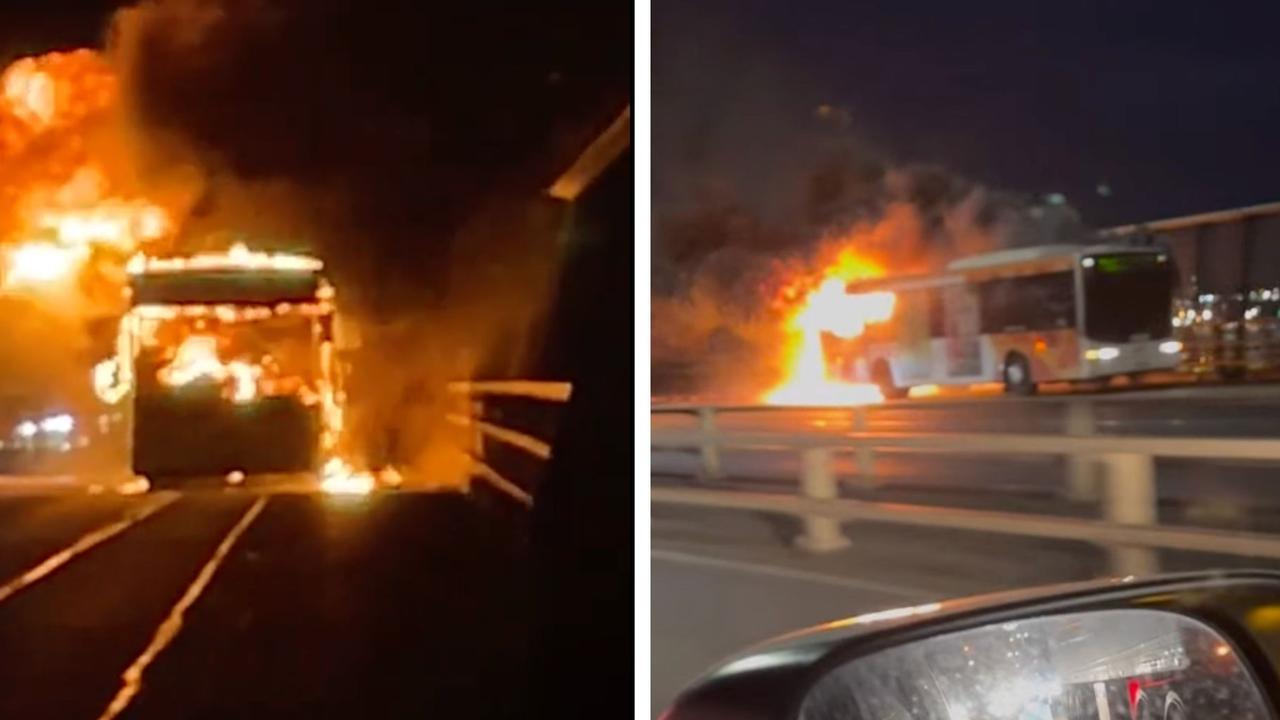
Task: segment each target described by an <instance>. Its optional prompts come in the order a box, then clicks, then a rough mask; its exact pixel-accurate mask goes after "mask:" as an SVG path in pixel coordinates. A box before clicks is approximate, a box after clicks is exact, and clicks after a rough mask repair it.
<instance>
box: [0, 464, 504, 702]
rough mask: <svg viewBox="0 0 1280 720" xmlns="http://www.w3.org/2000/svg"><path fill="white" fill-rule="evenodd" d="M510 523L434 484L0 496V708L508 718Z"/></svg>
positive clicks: (463, 497)
mask: <svg viewBox="0 0 1280 720" xmlns="http://www.w3.org/2000/svg"><path fill="white" fill-rule="evenodd" d="M515 532H517V530H516V529H515V528H514V527H513V526H512V524H510V523H503V522H493V521H492V518H489V517H487V516H486V515H485V512H484V511H483V510H482V509H480V508H479V507H478V506H477V504H475V503H474V502H473V501H472V500H470V499H468V498H467V497H466V496H463V495H458V494H448V493H436V494H427V493H407V492H406V493H396V492H387V493H383V494H375V495H371V496H362V497H352V496H346V497H339V496H326V495H321V494H293V493H290V494H274V493H272V494H268V493H264V492H256V491H253V490H246V489H244V488H239V489H234V490H230V491H226V490H222V489H215V488H201V489H196V490H190V491H183V490H172V489H161V490H156V491H153V492H151V493H147V494H145V495H140V496H134V497H123V496H120V495H116V494H113V493H110V492H107V493H101V494H96V495H91V494H88V493H85V492H73V491H69V490H57V491H54V492H48V493H38V494H25V493H24V494H12V493H11V494H8V495H5V496H2V497H0V647H3V648H4V660H3V662H0V717H5V718H75V719H83V718H90V719H92V718H104V717H112V716H113V713H116V712H117V711H118V715H114V716H118V717H122V718H179V717H181V718H227V717H236V718H243V717H306V718H319V717H425V716H427V715H428V714H432V713H442V714H444V715H447V716H453V717H472V716H482V715H483V716H511V717H519V716H520V715H521V712H520V711H521V710H522V709H523V708H524V707H525V706H524V704H523V703H524V694H523V689H522V687H521V682H522V679H523V672H522V669H523V668H524V667H525V663H524V660H523V658H524V654H525V652H526V645H525V642H526V632H527V631H526V628H527V626H528V622H527V618H526V617H525V613H526V606H527V603H525V602H523V601H522V600H521V599H520V598H522V597H523V593H524V591H525V582H526V576H525V574H524V573H526V572H527V570H526V568H527V559H526V558H523V557H522V556H521V551H520V549H519V548H520V547H522V545H521V543H519V542H517V541H516V538H515V536H514V535H513V533H515ZM113 703H114V706H113Z"/></svg>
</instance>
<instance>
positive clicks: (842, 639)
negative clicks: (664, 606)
mask: <svg viewBox="0 0 1280 720" xmlns="http://www.w3.org/2000/svg"><path fill="white" fill-rule="evenodd" d="M1277 658H1280V573H1272V572H1262V571H1231V572H1216V573H1198V574H1190V575H1179V576H1169V577H1166V578H1157V579H1153V580H1146V581H1134V580H1132V579H1131V578H1126V579H1124V580H1114V581H1100V582H1095V583H1086V584H1078V585H1072V586H1057V587H1053V588H1046V589H1040V590H1033V591H1028V592H1021V593H1016V594H1012V593H1006V594H999V595H994V596H988V597H983V598H974V599H962V600H953V601H947V602H940V603H930V604H928V605H921V606H916V607H911V608H899V609H895V610H888V611H881V612H878V613H870V614H867V615H861V616H855V617H852V618H848V619H845V620H840V621H836V622H833V623H829V624H827V625H824V626H820V627H818V628H814V629H811V630H807V631H802V632H799V633H794V634H792V635H789V636H786V637H783V638H780V639H778V640H775V641H771V642H769V643H766V644H764V645H761V646H759V647H756V648H752V649H751V650H749V651H747V652H745V653H743V654H741V655H739V656H737V657H735V658H732V659H730V660H729V661H727V662H726V663H724V664H722V665H721V666H719V667H717V668H715V669H713V670H712V671H711V672H709V673H708V674H707V675H705V676H704V677H703V678H701V679H700V681H698V682H697V683H695V684H694V686H692V687H691V688H690V689H688V690H687V691H686V692H685V693H684V694H683V695H681V697H680V698H679V699H678V700H677V701H676V703H675V705H674V706H673V707H672V708H671V709H670V710H669V711H668V712H667V713H666V714H665V715H664V718H666V720H690V719H702V718H717V719H718V718H742V719H744V720H747V719H750V718H788V719H795V718H798V719H799V720H890V719H893V720H899V719H900V720H1075V719H1080V720H1084V719H1085V718H1087V719H1088V720H1192V719H1193V718H1194V719H1195V720H1200V719H1202V718H1208V719H1209V720H1215V719H1221V720H1227V719H1228V718H1240V719H1251V720H1266V719H1270V718H1276V717H1277V714H1276V713H1275V707H1276V698H1277V696H1278V695H1280V684H1278V682H1277V675H1276V671H1275V669H1274V668H1275V667H1276V664H1275V663H1276V659H1277Z"/></svg>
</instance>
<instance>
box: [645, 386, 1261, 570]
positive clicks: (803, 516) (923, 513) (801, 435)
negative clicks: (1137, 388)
mask: <svg viewBox="0 0 1280 720" xmlns="http://www.w3.org/2000/svg"><path fill="white" fill-rule="evenodd" d="M802 409H803V408H802ZM809 409H811V410H812V409H818V408H809ZM821 409H823V410H828V411H830V410H835V409H837V408H829V407H828V408H821ZM796 410H797V408H794V407H773V406H769V407H764V406H718V407H716V406H694V405H685V406H676V407H666V408H654V409H653V412H654V413H655V414H659V413H687V414H692V415H695V416H696V417H697V418H698V424H697V426H696V427H683V428H659V427H655V428H654V429H653V431H652V441H651V446H652V448H653V449H655V450H692V451H697V452H698V453H700V455H701V458H702V473H701V474H702V476H703V477H705V478H719V477H722V476H723V472H722V465H721V453H722V452H723V451H724V450H726V449H735V448H737V449H771V450H775V451H782V452H794V453H797V454H799V456H800V459H801V470H800V476H799V478H797V479H798V481H799V482H798V484H797V493H796V494H795V495H791V496H788V495H779V494H777V493H762V492H749V491H744V490H737V489H726V488H724V487H723V486H717V487H709V486H704V487H694V488H673V487H653V488H652V489H651V493H652V495H651V497H652V501H653V502H655V503H668V504H684V505H698V506H705V507H719V508H732V509H740V510H756V511H765V512H772V513H782V514H788V515H793V516H796V517H798V518H799V519H800V521H801V526H802V531H801V534H800V536H799V537H798V539H797V544H798V545H799V546H800V547H801V548H803V549H806V550H809V551H812V552H827V551H831V550H837V549H840V548H844V547H848V546H849V545H850V541H849V539H848V538H847V537H846V536H845V535H844V531H843V528H842V523H845V522H848V521H853V520H875V521H881V522H888V523H899V524H905V525H917V526H930V527H938V528H952V529H958V530H974V531H981V532H989V533H1000V534H1010V535H1021V536H1030V537H1041V538H1052V539H1058V540H1079V541H1087V542H1093V543H1096V544H1098V545H1101V546H1104V547H1106V548H1107V549H1108V550H1109V552H1110V556H1111V562H1112V566H1113V568H1114V569H1115V570H1116V571H1118V572H1120V573H1122V574H1139V573H1143V574H1145V573H1150V572H1154V571H1155V570H1156V569H1157V566H1158V561H1157V557H1156V555H1155V552H1154V549H1156V548H1165V549H1174V550H1185V551H1196V552H1209V553H1223V554H1233V555H1248V556H1254V557H1264V558H1270V559H1280V535H1268V534H1264V533H1256V532H1236V531H1227V530H1218V529H1209V528H1196V527H1189V526H1185V525H1176V526H1174V525H1161V524H1160V522H1159V515H1158V513H1157V500H1158V497H1157V493H1156V458H1194V459H1209V460H1251V461H1275V462H1280V439H1275V440H1272V439H1239V438H1186V437H1154V436H1106V435H1087V434H1061V435H1046V434H1008V433H1000V434H997V433H907V432H869V431H867V430H866V429H865V428H866V422H865V411H863V410H861V409H856V410H852V411H851V412H853V413H854V415H855V418H854V419H853V422H852V427H853V428H854V429H853V430H850V431H829V430H821V429H812V428H810V429H804V430H786V431H781V430H733V429H728V430H726V429H721V428H719V427H718V423H717V420H718V418H719V417H720V416H721V415H722V414H726V413H733V412H751V413H771V412H795V411H796ZM1077 412H1079V411H1077ZM859 418H861V419H859ZM1068 421H1069V422H1068V424H1070V419H1068ZM881 449H889V450H896V451H903V450H908V451H910V450H917V451H926V452H952V453H963V454H980V455H1036V454H1044V455H1058V456H1063V457H1065V458H1067V459H1068V460H1069V461H1073V462H1071V463H1070V464H1069V465H1068V467H1069V468H1071V467H1073V466H1074V467H1086V466H1087V467H1090V468H1095V467H1096V468H1099V469H1101V470H1102V473H1101V477H1099V478H1095V479H1096V480H1099V481H1100V485H1101V487H1100V488H1099V490H1100V493H1099V497H1098V499H1099V501H1100V505H1101V513H1100V515H1101V517H1098V518H1073V517H1064V516H1060V515H1048V514H1033V513H1024V512H1005V511H989V510H972V509H965V508H955V507H944V506H935V505H927V506H926V505H910V504H902V503H884V502H872V501H865V500H855V499H850V498H842V497H840V493H839V482H838V479H837V475H836V472H835V466H834V463H833V454H834V453H837V452H852V453H854V454H855V456H856V457H857V458H858V462H857V467H858V473H859V477H860V479H861V480H864V481H868V482H869V481H871V480H873V478H874V474H875V470H874V452H875V451H876V450H881Z"/></svg>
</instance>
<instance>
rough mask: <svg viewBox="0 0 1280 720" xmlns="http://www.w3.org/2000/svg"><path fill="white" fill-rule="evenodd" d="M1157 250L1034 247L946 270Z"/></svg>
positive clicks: (954, 262)
mask: <svg viewBox="0 0 1280 720" xmlns="http://www.w3.org/2000/svg"><path fill="white" fill-rule="evenodd" d="M1156 250H1157V248H1153V247H1141V246H1136V245H1036V246H1033V247H1025V248H1013V249H1010V250H997V251H995V252H989V253H984V254H982V255H971V256H969V257H964V258H960V259H958V260H952V261H951V262H950V263H948V264H947V269H948V270H977V269H978V268H989V267H996V266H999V265H1017V264H1019V263H1024V262H1038V261H1043V260H1052V259H1057V258H1078V257H1083V256H1085V255H1099V254H1104V253H1129V252H1154V251H1156Z"/></svg>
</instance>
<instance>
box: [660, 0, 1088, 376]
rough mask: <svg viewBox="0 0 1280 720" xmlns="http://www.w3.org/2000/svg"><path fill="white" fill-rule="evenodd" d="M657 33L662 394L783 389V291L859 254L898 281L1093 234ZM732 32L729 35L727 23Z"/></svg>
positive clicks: (716, 55) (705, 46)
mask: <svg viewBox="0 0 1280 720" xmlns="http://www.w3.org/2000/svg"><path fill="white" fill-rule="evenodd" d="M663 7H664V9H663V10H662V12H663V13H665V14H666V15H669V17H663V18H659V19H658V20H657V21H655V23H654V26H655V28H659V30H660V32H658V33H657V34H656V35H655V48H654V63H655V64H654V75H653V82H654V169H653V173H654V228H655V230H654V233H655V234H654V239H653V258H652V260H653V286H652V291H653V305H652V308H653V310H652V318H651V319H652V327H653V338H652V340H653V355H654V356H653V363H654V377H653V386H654V392H655V393H657V394H692V393H698V394H706V393H715V394H719V395H727V396H731V397H736V398H741V397H747V398H754V397H756V396H758V394H759V393H760V392H761V391H763V390H765V389H767V388H769V387H770V386H771V385H772V384H774V383H775V382H776V381H777V380H778V379H779V373H780V370H781V369H780V368H779V367H778V363H779V362H780V360H781V358H780V357H779V353H778V348H779V347H782V339H783V338H782V332H783V325H784V323H783V319H784V317H785V314H786V310H787V307H786V304H785V303H780V302H779V294H780V292H781V289H782V288H783V286H786V285H790V284H793V283H795V282H797V281H798V280H799V281H805V280H809V281H814V280H816V279H817V278H818V277H819V275H820V273H821V272H822V271H823V269H824V268H825V266H826V265H827V264H829V262H830V261H831V258H832V257H833V256H834V254H835V253H836V252H838V251H839V250H840V249H843V248H853V249H854V250H856V251H857V252H858V253H859V254H861V255H864V256H866V257H869V258H871V259H874V260H875V261H877V262H878V263H880V264H882V265H883V266H884V267H885V268H886V269H887V270H889V271H890V272H893V273H912V272H927V271H930V270H935V269H938V268H940V267H941V266H943V265H945V263H946V262H948V261H949V260H951V259H954V258H956V257H959V256H964V255H970V254H974V253H979V252H984V251H989V250H995V249H999V248H1005V247H1018V246H1027V245H1036V244H1044V243H1054V242H1079V241H1081V240H1082V239H1083V238H1084V237H1085V229H1084V228H1083V226H1082V224H1081V222H1080V218H1079V216H1078V214H1077V213H1076V212H1075V211H1074V210H1073V209H1072V208H1070V207H1069V206H1066V205H1062V204H1049V203H1046V202H1043V201H1041V200H1040V199H1037V198H1034V197H1030V196H1027V195H1024V194H1019V193H1015V192H1009V191H1003V190H999V189H994V188H991V187H987V186H986V185H985V184H984V183H982V182H981V181H978V180H975V179H972V178H967V177H964V176H962V175H961V174H959V173H956V172H953V171H951V170H949V169H948V168H945V167H942V166H938V165H933V164H930V163H929V162H928V158H910V157H902V156H898V155H895V154H894V153H892V152H890V151H889V150H887V149H885V147H884V144H883V143H881V142H879V141H878V139H877V138H876V137H874V135H873V134H872V133H870V132H868V131H867V130H866V129H864V128H863V127H862V125H861V123H860V121H859V112H858V108H856V107H843V106H841V105H839V104H838V103H835V102H832V100H831V98H830V97H829V96H828V95H827V93H826V91H825V89H824V88H821V87H818V86H816V85H815V84H814V83H813V82H811V81H810V80H809V79H808V78H806V77H804V76H803V75H801V74H799V73H794V72H791V71H790V70H789V66H788V62H787V59H786V57H785V56H783V55H781V54H779V53H776V52H773V51H772V50H771V49H770V48H769V47H767V46H764V45H762V44H761V43H760V42H759V41H757V40H751V39H749V38H747V37H746V36H743V35H737V34H733V33H726V32H723V28H724V27H726V25H725V24H724V23H723V22H721V19H720V18H719V17H717V16H716V15H715V14H714V13H709V14H704V13H703V12H701V11H697V10H693V9H688V8H685V7H683V6H680V5H679V4H674V3H666V4H664V5H663ZM729 26H732V24H729Z"/></svg>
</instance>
